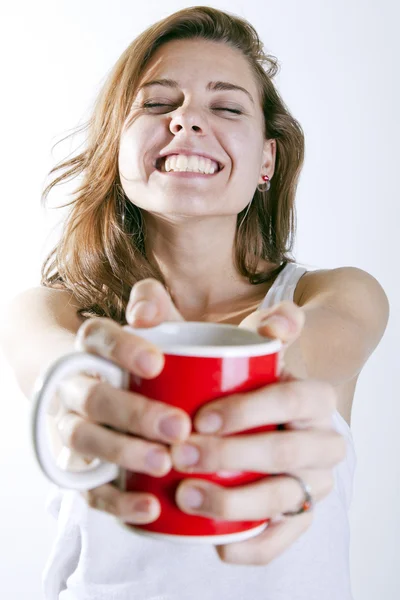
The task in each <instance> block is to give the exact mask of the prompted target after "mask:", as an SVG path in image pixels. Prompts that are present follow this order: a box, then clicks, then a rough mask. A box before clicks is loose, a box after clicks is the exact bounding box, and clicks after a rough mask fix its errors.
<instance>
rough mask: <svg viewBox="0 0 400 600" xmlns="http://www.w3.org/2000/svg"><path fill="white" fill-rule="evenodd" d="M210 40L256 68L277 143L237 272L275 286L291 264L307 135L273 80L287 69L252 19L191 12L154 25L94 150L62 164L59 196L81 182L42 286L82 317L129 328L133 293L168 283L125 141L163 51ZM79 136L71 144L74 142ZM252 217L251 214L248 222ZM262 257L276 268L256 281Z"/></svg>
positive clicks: (127, 58) (115, 75)
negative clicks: (125, 156)
mask: <svg viewBox="0 0 400 600" xmlns="http://www.w3.org/2000/svg"><path fill="white" fill-rule="evenodd" d="M193 38H202V39H206V40H211V41H216V42H223V43H226V44H229V45H230V46H231V47H233V48H237V49H239V50H240V51H241V52H242V53H243V55H244V56H245V58H246V59H247V60H248V62H249V64H250V66H251V68H252V70H253V73H254V75H255V78H256V81H257V83H258V86H259V89H260V92H261V93H260V97H261V102H262V110H263V113H264V121H265V131H264V135H265V138H266V139H276V144H277V152H276V162H275V172H274V176H273V178H272V179H271V188H270V190H269V191H268V192H260V191H258V190H255V193H254V196H253V199H252V201H251V203H250V205H249V206H247V207H246V208H245V209H244V210H243V211H241V212H240V213H239V214H238V217H237V230H236V240H235V244H236V255H235V260H236V267H237V269H238V272H239V273H240V274H242V275H243V276H245V277H247V278H248V280H249V281H250V283H252V284H258V283H263V282H267V281H269V280H272V279H274V278H275V277H276V275H277V274H278V273H279V272H280V271H281V270H282V269H283V268H284V266H285V265H286V264H287V263H288V262H294V259H293V258H291V257H289V256H288V253H289V252H291V251H292V248H293V241H294V234H295V207H294V199H295V193H296V188H297V184H298V178H299V175H300V171H301V168H302V165H303V161H304V134H303V130H302V128H301V126H300V124H299V123H298V122H297V121H296V120H295V119H294V118H293V117H292V115H291V114H290V113H289V111H288V109H287V108H286V106H285V104H284V102H283V101H282V99H281V97H280V95H279V93H278V91H277V90H276V89H275V86H274V84H273V82H272V79H273V77H274V76H275V75H276V73H277V72H278V69H279V66H278V61H277V59H276V58H275V57H274V56H271V55H268V54H266V53H265V52H264V47H263V44H262V42H261V41H260V39H259V37H258V34H257V32H256V31H255V29H254V28H253V27H252V26H251V25H250V24H249V23H248V22H247V21H245V20H244V19H241V18H239V17H237V16H234V15H231V14H229V13H226V12H222V11H220V10H216V9H214V8H210V7H205V6H197V7H192V8H185V9H183V10H180V11H178V12H176V13H174V14H172V15H171V16H169V17H167V18H165V19H163V20H161V21H159V22H157V23H155V24H154V25H152V26H151V27H149V28H148V29H147V30H145V31H144V32H143V33H142V34H140V35H139V36H138V37H137V38H136V39H135V40H134V41H133V42H132V43H131V44H130V46H129V47H128V48H127V49H126V50H125V52H124V53H123V54H122V56H121V57H120V58H119V60H118V61H117V63H116V64H115V66H114V67H113V69H112V70H111V72H110V74H109V76H108V78H107V80H106V81H105V84H104V85H103V87H102V89H101V91H100V94H99V96H98V98H97V100H96V103H95V106H94V110H93V113H92V116H91V118H90V119H89V121H88V122H87V123H86V124H85V125H84V126H83V127H82V128H80V129H79V131H82V130H83V131H87V136H86V143H85V149H84V150H83V152H81V153H80V154H77V155H76V156H74V157H72V158H70V159H69V160H65V161H63V162H61V163H59V164H58V165H56V166H55V167H54V168H53V169H52V170H51V171H50V175H51V174H53V173H57V172H60V171H61V174H60V175H58V176H57V177H55V178H54V179H53V181H52V182H51V183H50V184H49V185H48V186H47V187H46V188H45V190H44V192H43V196H42V201H43V203H45V202H46V199H47V196H48V194H49V192H50V191H51V189H52V188H53V187H54V186H55V185H57V184H59V183H61V182H63V181H67V180H70V179H73V178H75V177H77V176H80V177H81V180H82V181H81V185H80V186H79V187H78V189H77V190H76V191H75V193H74V196H75V198H74V199H73V200H72V201H71V202H69V203H67V204H64V205H63V206H72V208H71V210H70V212H69V215H68V218H67V220H66V222H65V224H64V227H63V232H62V235H61V239H60V241H59V243H58V244H57V245H56V246H55V248H54V249H53V250H52V252H51V253H50V254H49V256H47V258H46V260H45V261H44V263H43V266H42V285H44V286H48V287H62V288H63V289H68V290H70V291H71V292H72V293H73V294H74V296H75V298H76V299H77V300H78V302H79V304H80V305H81V306H82V307H84V308H83V309H81V311H80V313H81V314H84V315H99V316H106V317H110V318H113V319H115V320H116V321H118V322H120V323H125V308H126V305H127V302H128V299H129V293H130V290H131V288H132V286H133V285H134V284H135V283H136V282H137V281H139V280H141V279H144V278H146V277H154V278H156V279H158V280H159V281H161V282H162V283H163V284H164V285H165V281H164V279H163V276H162V274H161V272H160V271H159V269H158V268H157V267H156V265H154V264H152V263H151V262H150V261H149V260H148V258H147V257H146V249H145V242H144V222H143V219H142V214H141V211H140V209H139V208H138V207H137V206H135V205H134V204H133V203H132V202H130V201H129V199H128V198H126V196H125V194H124V192H123V190H122V187H121V185H120V180H119V173H118V148H119V139H120V135H121V131H122V128H123V125H124V122H125V120H126V118H127V116H128V114H129V112H130V108H131V105H132V102H133V99H134V97H135V95H136V90H137V87H138V84H139V81H140V78H141V76H142V75H143V73H144V72H145V70H146V66H147V64H148V63H149V60H150V59H151V57H152V56H153V55H154V53H155V51H156V50H157V49H158V48H159V47H160V46H161V45H162V44H165V43H166V42H168V41H171V40H177V39H193ZM68 137H70V136H68ZM246 213H247V214H246ZM260 259H263V260H267V261H268V262H270V263H273V264H274V265H278V266H277V268H274V269H273V270H270V271H268V272H267V273H262V274H260V273H257V272H256V269H257V264H258V262H259V260H260Z"/></svg>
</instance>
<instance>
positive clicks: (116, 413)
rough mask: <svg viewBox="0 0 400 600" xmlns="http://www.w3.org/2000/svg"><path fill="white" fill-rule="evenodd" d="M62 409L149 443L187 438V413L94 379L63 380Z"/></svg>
mask: <svg viewBox="0 0 400 600" xmlns="http://www.w3.org/2000/svg"><path fill="white" fill-rule="evenodd" d="M58 394H59V396H60V399H61V400H62V403H63V405H64V406H65V407H66V408H67V409H68V410H69V411H72V412H74V413H76V414H78V415H80V416H82V417H84V418H85V419H86V420H89V421H93V422H96V423H99V424H102V425H108V426H111V427H113V428H114V429H117V430H119V431H121V432H126V433H130V434H135V435H138V436H140V437H144V438H147V439H150V440H156V441H162V442H167V443H171V442H178V441H183V440H185V439H186V438H187V437H189V435H190V432H191V429H192V424H191V420H190V417H189V415H188V414H187V413H185V412H184V411H183V410H181V409H179V408H173V407H170V406H168V405H167V404H164V403H163V402H159V401H157V400H150V399H148V398H146V397H144V396H142V395H140V394H136V393H134V392H130V391H127V390H118V389H115V388H114V387H113V386H111V385H110V384H109V383H106V382H102V381H99V380H98V379H95V378H93V377H88V376H85V375H78V376H75V377H73V378H70V379H65V380H64V381H63V382H62V383H61V384H60V385H59V388H58Z"/></svg>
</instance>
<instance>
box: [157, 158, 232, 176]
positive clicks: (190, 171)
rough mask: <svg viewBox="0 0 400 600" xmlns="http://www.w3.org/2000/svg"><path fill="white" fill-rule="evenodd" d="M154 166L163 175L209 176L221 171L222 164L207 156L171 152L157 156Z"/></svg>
mask: <svg viewBox="0 0 400 600" xmlns="http://www.w3.org/2000/svg"><path fill="white" fill-rule="evenodd" d="M155 168H156V170H157V171H158V172H159V173H163V174H164V175H172V176H181V177H182V176H184V177H196V176H197V177H211V176H212V175H217V174H218V173H219V172H220V171H222V169H223V166H222V165H221V164H220V163H218V162H216V161H213V160H211V159H209V158H204V157H200V156H185V155H177V154H173V155H168V156H162V157H160V158H158V159H157V161H156V164H155Z"/></svg>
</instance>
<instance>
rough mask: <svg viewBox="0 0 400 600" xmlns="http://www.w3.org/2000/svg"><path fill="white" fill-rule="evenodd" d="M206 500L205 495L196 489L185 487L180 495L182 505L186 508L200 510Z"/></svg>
mask: <svg viewBox="0 0 400 600" xmlns="http://www.w3.org/2000/svg"><path fill="white" fill-rule="evenodd" d="M204 498H205V496H204V493H203V492H202V491H200V490H199V489H198V488H195V487H185V488H184V489H183V490H182V492H181V494H180V501H181V504H182V505H183V506H185V507H186V508H200V506H201V505H202V504H203V502H204Z"/></svg>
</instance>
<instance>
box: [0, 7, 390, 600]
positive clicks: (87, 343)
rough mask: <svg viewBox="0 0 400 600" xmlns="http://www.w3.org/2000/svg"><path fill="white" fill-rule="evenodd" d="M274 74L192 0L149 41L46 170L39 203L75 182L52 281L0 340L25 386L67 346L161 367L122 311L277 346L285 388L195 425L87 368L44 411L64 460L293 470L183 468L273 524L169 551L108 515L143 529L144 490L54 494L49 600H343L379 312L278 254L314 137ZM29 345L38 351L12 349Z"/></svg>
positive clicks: (138, 321) (149, 511) (383, 317)
mask: <svg viewBox="0 0 400 600" xmlns="http://www.w3.org/2000/svg"><path fill="white" fill-rule="evenodd" d="M276 72H277V63H276V60H275V59H274V58H273V57H270V56H266V55H265V54H264V52H263V47H262V44H261V43H260V41H259V40H258V37H257V34H256V32H255V31H254V29H253V28H252V27H251V26H250V25H249V24H248V23H247V22H245V21H243V20H241V19H239V18H237V17H234V16H232V15H229V14H227V13H223V12H221V11H217V10H215V9H212V8H206V7H195V8H189V9H184V10H182V11H179V12H177V13H175V14H173V15H171V16H170V17H168V18H166V19H164V20H162V21H160V22H158V23H156V24H155V25H153V26H152V27H150V28H149V29H148V30H147V31H145V32H144V33H143V34H141V35H140V36H139V37H138V38H137V39H136V40H135V41H134V42H133V43H132V44H131V45H130V46H129V47H128V49H127V50H126V51H125V52H124V54H123V55H122V56H121V58H120V59H119V61H118V62H117V64H116V65H115V67H114V69H113V70H112V72H111V74H110V76H109V78H108V80H107V81H106V83H105V85H104V87H103V90H102V91H101V94H100V96H99V99H98V101H97V103H96V106H95V109H94V113H93V117H92V119H91V120H90V122H89V124H88V137H87V145H86V148H85V150H84V151H83V152H82V153H81V154H79V155H77V156H76V157H74V158H72V159H70V160H68V161H65V162H64V163H62V164H61V165H59V166H58V167H57V168H56V169H54V171H57V170H60V171H62V174H61V175H60V176H58V178H56V179H55V180H54V181H53V182H52V183H51V184H50V185H49V186H48V188H47V189H46V190H45V194H44V196H45V197H46V196H47V194H48V192H49V191H50V190H51V188H52V187H53V186H54V185H56V184H57V183H59V182H62V181H64V180H65V179H67V178H71V177H77V176H80V177H81V184H80V186H79V188H78V189H77V191H76V194H75V198H74V200H73V202H72V210H71V212H70V216H69V218H68V219H67V222H66V224H65V228H64V231H63V235H62V237H61V240H60V242H59V244H58V245H57V247H56V248H55V250H54V252H53V253H52V255H50V257H49V258H48V260H47V261H46V263H45V265H44V268H43V278H42V287H40V288H38V289H33V290H29V291H28V292H25V293H24V294H23V295H22V296H20V297H19V298H17V299H15V301H14V302H13V306H12V309H10V314H7V326H6V325H5V326H4V332H5V333H4V336H3V337H4V344H5V348H6V352H7V353H8V356H9V359H10V362H11V364H12V365H13V366H14V369H15V372H16V375H17V378H18V381H19V383H20V385H21V387H22V389H23V390H24V392H25V393H26V394H27V395H30V394H31V391H32V387H33V384H34V381H35V379H36V377H37V375H38V373H39V372H40V371H42V370H43V368H44V367H45V366H47V365H48V364H49V363H50V362H51V361H53V360H55V359H56V358H57V357H58V356H60V355H62V354H64V353H66V352H69V351H71V349H73V347H74V345H77V346H78V347H79V348H81V349H84V350H87V351H90V352H94V353H96V354H100V355H103V356H107V357H109V358H111V359H112V360H114V361H115V362H117V363H119V364H120V365H121V366H123V367H125V368H127V369H129V370H131V371H132V372H133V373H137V374H141V375H145V376H147V377H154V376H155V375H157V374H158V373H159V372H160V370H161V369H162V366H163V357H162V355H161V353H160V352H159V350H158V349H157V348H156V347H153V346H151V345H150V344H149V343H147V342H144V341H143V340H140V339H139V338H137V337H134V336H131V335H129V334H127V332H126V331H125V330H124V325H126V324H127V323H128V324H130V325H133V326H137V327H150V326H153V325H155V324H158V323H160V322H162V321H165V320H175V319H186V320H196V321H199V320H201V321H215V322H220V323H231V324H236V325H238V326H242V327H243V326H244V327H251V328H255V329H258V331H259V332H260V333H261V334H262V335H265V336H271V337H278V338H280V339H281V340H283V342H284V343H285V352H284V361H285V368H286V372H287V376H285V377H283V378H282V382H280V383H278V384H276V385H274V386H269V387H268V386H267V387H266V388H263V389H262V390H259V391H257V392H250V393H247V394H242V395H240V396H236V397H231V398H226V399H223V400H219V401H217V402H213V403H212V406H208V407H207V408H205V409H204V410H203V411H202V413H201V414H198V415H197V417H196V420H195V423H194V425H195V428H196V430H197V434H195V435H193V436H191V435H190V434H189V432H190V427H191V423H190V420H189V418H188V416H187V415H186V414H185V413H184V411H178V410H177V409H170V408H168V407H167V406H165V405H163V404H162V403H154V402H152V401H151V400H148V399H146V398H143V397H138V396H134V395H133V394H127V392H122V391H119V390H115V389H113V388H111V387H110V386H108V385H107V384H105V383H102V382H100V381H98V379H96V377H95V376H93V377H89V376H88V375H81V376H79V377H77V378H74V379H73V380H70V381H68V382H66V383H65V384H63V385H62V386H61V387H60V389H59V394H58V402H59V414H58V416H57V418H56V423H57V426H58V430H59V432H60V436H61V439H62V442H63V444H64V447H65V448H67V449H69V450H71V451H73V452H74V454H72V458H70V460H69V462H68V464H67V465H66V466H67V467H68V466H70V467H72V466H73V464H74V462H75V464H79V459H81V462H82V460H83V458H84V457H86V458H85V461H86V462H87V461H90V460H91V459H92V458H93V457H96V456H98V457H100V458H103V459H105V460H110V461H112V462H116V463H118V464H120V465H121V466H123V467H128V468H130V469H131V470H134V471H135V470H136V471H142V472H147V473H151V474H153V475H162V474H165V473H167V472H168V471H169V469H170V468H171V466H174V467H176V468H179V469H181V470H183V471H185V469H187V468H188V467H187V466H188V464H189V463H191V465H192V467H191V468H198V469H199V470H203V471H204V470H205V469H207V467H210V465H211V464H212V465H213V466H214V467H217V468H218V470H219V469H233V470H235V469H238V468H240V469H241V468H246V469H248V470H260V471H261V472H264V471H265V472H266V473H267V472H273V473H285V475H282V476H280V477H274V478H271V479H266V480H265V481H262V482H261V483H260V484H257V485H253V486H248V487H246V488H244V487H238V488H236V489H233V490H224V489H223V488H219V487H218V486H212V485H211V484H208V485H201V486H200V484H199V482H198V481H197V485H196V487H194V488H193V487H191V485H190V484H191V481H190V476H189V477H188V479H187V480H186V481H185V482H184V483H183V485H182V486H181V487H180V488H179V489H178V492H177V497H176V501H177V503H178V506H179V507H180V508H181V510H183V511H187V512H191V513H193V514H207V515H212V516H214V517H216V518H228V519H233V520H235V519H253V518H272V519H273V522H272V524H271V525H270V526H269V527H268V528H267V529H266V530H265V531H264V532H263V533H262V534H260V535H259V536H257V537H256V538H253V539H251V540H247V541H245V542H240V543H234V544H229V545H225V546H219V547H217V548H216V550H217V551H215V549H214V548H212V547H197V546H186V545H185V546H179V545H169V544H167V543H164V542H160V541H154V540H151V539H147V538H142V537H139V536H135V535H133V534H129V533H127V532H126V531H125V530H124V529H122V528H119V527H118V525H116V524H115V521H114V519H111V518H110V516H109V513H111V514H113V515H117V516H119V517H121V518H122V519H124V520H126V521H127V522H130V523H145V522H152V521H154V520H155V519H156V518H157V516H158V514H159V510H160V507H159V504H158V501H157V499H156V498H155V497H152V496H148V495H144V494H136V495H135V494H133V493H130V494H129V493H123V492H120V491H119V490H117V488H116V487H114V486H113V485H111V484H110V485H104V486H101V487H100V488H98V489H95V490H92V491H91V492H90V493H86V494H79V493H77V492H73V491H69V492H64V493H63V494H61V493H59V494H58V495H56V496H55V497H54V498H53V499H52V502H51V504H50V508H51V510H52V511H53V512H54V514H56V516H57V517H58V520H59V528H58V533H57V539H56V542H55V545H54V548H53V551H52V554H51V557H50V559H49V562H48V565H47V568H46V573H45V580H44V587H45V594H46V598H48V599H51V600H54V599H55V598H60V599H66V598H74V599H79V600H83V599H85V600H88V599H89V598H90V599H96V600H99V599H100V598H107V599H108V598H111V597H112V598H115V599H118V600H122V599H128V598H129V600H131V599H132V598H135V599H136V598H138V599H146V600H148V599H151V598H152V599H155V598H159V599H161V598H163V599H165V600H166V599H186V598H190V599H200V598H204V597H207V598H215V599H217V598H254V599H269V600H277V599H278V598H279V599H283V598H285V599H291V600H292V599H294V598H296V599H304V600H305V599H307V600H311V599H318V600H321V599H322V598H323V599H324V600H337V599H338V598H340V599H341V600H348V599H350V598H351V586H350V580H349V565H348V551H349V546H348V544H349V539H348V534H349V528H348V520H347V511H348V507H349V502H350V496H351V484H352V475H353V469H354V455H353V448H352V441H351V435H350V430H349V424H350V416H351V404H352V399H353V394H354V390H355V384H356V381H357V377H358V375H359V373H360V371H361V369H362V367H363V365H364V364H365V362H366V361H367V359H368V357H369V356H370V355H371V353H372V352H373V350H374V349H375V348H376V346H377V344H378V343H379V340H380V339H381V337H382V335H383V333H384V330H385V327H386V323H387V320H388V302H387V298H386V295H385V293H384V291H383V290H382V288H381V286H380V285H379V283H378V282H377V281H376V280H375V279H374V278H373V277H372V276H371V275H369V274H368V273H366V272H364V271H362V270H360V269H356V268H340V269H333V270H315V269H314V270H311V271H309V270H307V269H306V268H304V267H303V266H301V265H299V264H297V263H296V262H295V261H294V259H293V258H290V257H289V252H290V250H291V248H292V243H293V235H294V197H295V191H296V186H297V182H298V177H299V174H300V171H301V167H302V164H303V157H304V136H303V132H302V129H301V127H300V125H299V124H298V122H297V121H296V120H295V119H294V118H293V117H292V116H291V115H290V113H289V111H288V110H287V108H286V107H285V105H284V103H283V102H282V100H281V98H280V96H279V94H278V92H277V91H276V89H275V87H274V85H273V82H272V79H273V77H274V75H275V74H276ZM32 311H34V314H35V319H32V318H31V315H32ZM22 335H23V336H24V340H25V343H28V344H29V346H33V347H35V348H36V349H37V351H36V352H35V356H32V355H29V357H27V356H25V355H21V353H20V347H19V340H20V339H21V336H22ZM150 410H151V418H148V415H149V414H150V413H149V411H150ZM202 417H203V419H202ZM271 419H273V420H272V421H271ZM269 422H278V423H282V424H284V426H282V428H281V429H282V430H281V431H279V432H277V433H276V434H274V435H273V436H271V434H260V435H259V436H258V438H257V439H258V441H257V443H256V442H254V440H253V441H250V440H249V439H246V438H242V439H241V441H240V440H238V439H233V441H232V439H231V441H230V444H231V445H230V447H229V453H228V452H227V451H226V449H227V446H226V440H224V437H223V435H224V434H227V433H232V432H235V431H238V430H240V429H244V428H246V425H249V424H250V423H251V424H252V426H256V425H263V424H265V423H269ZM123 431H125V432H126V434H125V433H123ZM128 434H129V435H128ZM266 436H269V437H266ZM243 440H244V442H243ZM211 447H212V449H213V450H212V451H211V450H210V449H211ZM224 448H225V452H224ZM260 457H261V458H260ZM193 463H195V465H196V466H195V467H193ZM256 463H257V464H256ZM287 473H289V474H287ZM293 475H296V476H297V477H298V478H299V479H296V477H293ZM299 483H304V484H306V485H308V486H309V487H310V489H311V492H312V499H313V501H314V503H315V505H314V510H308V508H309V507H308V506H306V505H305V503H304V494H303V487H302V485H299ZM321 500H323V501H322V502H321Z"/></svg>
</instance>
